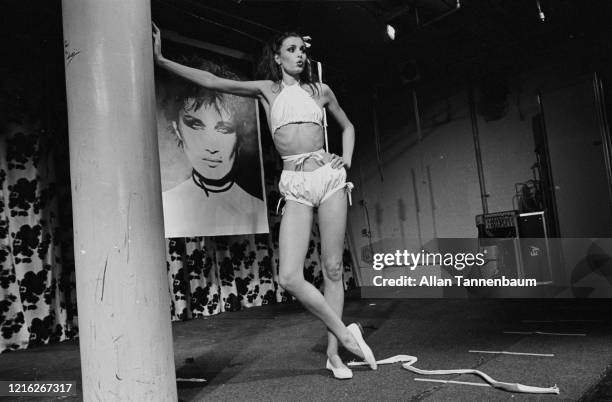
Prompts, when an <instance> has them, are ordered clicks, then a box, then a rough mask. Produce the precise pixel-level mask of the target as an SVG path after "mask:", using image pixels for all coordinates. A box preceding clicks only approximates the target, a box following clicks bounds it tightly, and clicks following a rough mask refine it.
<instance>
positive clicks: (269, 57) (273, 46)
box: [256, 32, 319, 95]
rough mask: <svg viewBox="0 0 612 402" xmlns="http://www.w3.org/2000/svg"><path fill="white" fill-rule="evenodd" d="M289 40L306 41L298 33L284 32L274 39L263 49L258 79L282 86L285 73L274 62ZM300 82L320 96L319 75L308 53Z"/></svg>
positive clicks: (258, 66) (258, 68)
mask: <svg viewBox="0 0 612 402" xmlns="http://www.w3.org/2000/svg"><path fill="white" fill-rule="evenodd" d="M287 38H300V39H302V40H304V39H303V37H302V35H300V34H299V33H297V32H283V33H282V34H279V35H277V36H275V37H274V38H272V40H271V41H270V42H268V43H267V44H266V45H265V46H264V48H263V51H262V54H261V58H260V59H259V64H258V65H257V73H256V76H257V78H259V79H264V80H271V81H274V82H276V83H278V84H279V85H280V82H281V80H282V79H283V73H282V71H281V67H280V66H279V65H278V64H277V63H276V61H275V60H274V56H275V55H278V54H280V51H281V47H282V46H283V42H284V41H285V39H287ZM300 81H301V82H302V83H305V84H308V86H309V87H310V89H311V90H312V91H313V93H316V94H317V95H318V94H319V85H317V84H318V83H319V74H318V73H317V71H316V70H315V69H313V68H312V63H311V62H310V58H309V57H308V53H307V54H306V63H305V64H304V70H303V71H302V73H301V74H300ZM279 88H280V87H279Z"/></svg>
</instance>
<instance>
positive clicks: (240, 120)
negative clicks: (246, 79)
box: [156, 56, 268, 237]
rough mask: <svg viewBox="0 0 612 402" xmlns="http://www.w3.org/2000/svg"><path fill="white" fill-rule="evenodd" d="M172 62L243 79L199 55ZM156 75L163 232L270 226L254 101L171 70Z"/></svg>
mask: <svg viewBox="0 0 612 402" xmlns="http://www.w3.org/2000/svg"><path fill="white" fill-rule="evenodd" d="M177 61H179V62H180V63H181V64H185V65H188V66H190V67H194V68H198V69H201V70H205V71H209V72H211V73H213V74H215V75H216V76H219V77H222V78H227V79H240V77H239V76H238V75H237V74H236V73H235V72H234V71H232V69H231V68H230V67H228V66H226V65H225V64H222V63H219V62H213V61H211V60H206V59H204V58H202V57H200V56H189V57H182V58H180V59H179V60H177ZM156 81H157V82H156V84H157V85H156V86H157V101H158V102H157V103H158V111H157V120H158V141H159V150H160V165H161V166H160V168H161V176H162V201H163V209H164V226H165V232H166V237H192V236H221V235H236V234H250V233H267V232H268V220H267V208H266V203H265V199H264V191H263V169H262V161H261V150H260V145H259V144H260V141H259V127H258V124H257V104H256V100H254V99H251V98H244V97H240V96H235V95H230V94H224V93H220V92H216V91H211V90H208V89H206V88H203V87H200V86H198V85H196V84H194V83H191V82H189V81H186V80H183V79H181V78H178V77H176V76H172V75H170V74H157V75H156Z"/></svg>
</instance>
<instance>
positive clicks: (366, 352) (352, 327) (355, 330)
mask: <svg viewBox="0 0 612 402" xmlns="http://www.w3.org/2000/svg"><path fill="white" fill-rule="evenodd" d="M346 328H347V329H348V330H349V332H350V333H351V334H352V335H353V337H354V338H355V340H356V341H357V344H358V345H359V349H361V353H363V358H364V360H365V361H366V362H367V363H368V364H369V365H370V368H372V370H376V369H377V368H378V364H377V363H376V358H375V357H374V353H372V349H370V347H369V346H368V345H367V343H365V340H364V339H363V335H361V328H360V325H359V324H355V323H353V324H349V325H348V326H347V327H346Z"/></svg>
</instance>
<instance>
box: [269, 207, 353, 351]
mask: <svg viewBox="0 0 612 402" xmlns="http://www.w3.org/2000/svg"><path fill="white" fill-rule="evenodd" d="M327 201H328V200H326V202H327ZM312 215H313V213H312V207H309V206H306V205H302V204H300V203H297V202H295V201H287V203H286V205H285V213H284V214H283V218H282V221H281V227H280V236H279V282H280V285H281V286H282V287H283V288H284V289H285V290H287V291H289V293H291V294H292V295H293V296H295V297H296V298H297V299H298V300H299V301H300V302H301V303H302V304H303V305H304V306H305V307H306V308H307V309H308V310H309V311H310V312H312V313H313V314H314V315H315V316H316V317H318V318H319V319H320V320H321V321H323V322H324V323H325V325H326V326H327V328H328V329H329V330H330V331H331V332H332V333H333V334H334V335H335V337H336V338H337V339H338V340H339V341H340V342H341V343H342V345H343V346H344V347H345V348H347V349H348V350H349V351H350V352H352V353H354V354H356V355H357V356H360V357H364V356H363V353H362V352H361V349H360V348H359V345H358V344H357V342H356V340H355V338H354V337H353V335H352V334H351V333H350V332H349V330H348V329H347V328H346V326H345V325H344V324H343V323H342V321H341V320H340V316H339V315H338V313H336V312H335V311H334V309H333V308H332V307H331V306H330V305H329V304H328V303H327V302H326V300H325V298H324V297H323V295H322V294H321V292H319V291H318V290H317V288H315V287H314V286H313V285H312V284H311V283H310V282H308V281H306V280H305V279H304V259H305V258H306V252H307V250H308V242H309V240H310V230H311V227H312ZM326 293H327V292H326ZM336 297H337V295H336ZM336 349H337V348H336Z"/></svg>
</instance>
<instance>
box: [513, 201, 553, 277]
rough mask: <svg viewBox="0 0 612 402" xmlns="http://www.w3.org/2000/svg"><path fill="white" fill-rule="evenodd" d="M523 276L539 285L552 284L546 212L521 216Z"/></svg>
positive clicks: (519, 228)
mask: <svg viewBox="0 0 612 402" xmlns="http://www.w3.org/2000/svg"><path fill="white" fill-rule="evenodd" d="M518 232H519V238H520V254H521V263H522V264H521V265H522V271H523V272H522V274H523V277H524V278H527V279H535V280H536V281H537V283H538V284H550V283H552V270H551V255H550V245H549V239H548V236H547V233H546V220H545V217H544V212H543V211H540V212H530V213H525V214H519V216H518Z"/></svg>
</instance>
